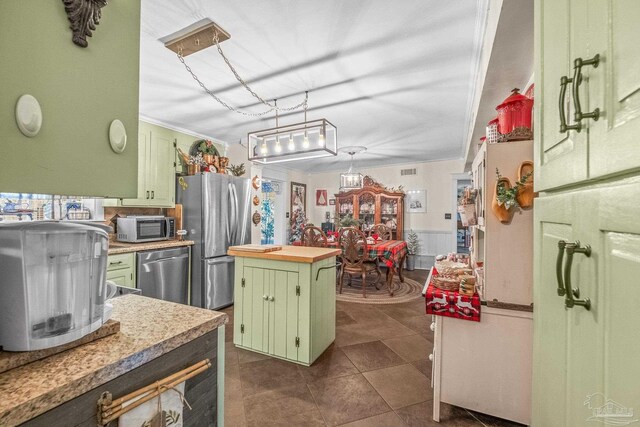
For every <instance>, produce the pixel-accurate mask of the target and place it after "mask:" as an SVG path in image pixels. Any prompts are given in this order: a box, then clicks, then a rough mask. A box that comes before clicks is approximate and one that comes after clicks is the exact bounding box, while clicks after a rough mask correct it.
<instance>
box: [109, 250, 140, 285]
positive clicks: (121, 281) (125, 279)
mask: <svg viewBox="0 0 640 427" xmlns="http://www.w3.org/2000/svg"><path fill="white" fill-rule="evenodd" d="M107 280H110V281H112V282H114V283H115V284H116V285H120V286H127V287H129V288H135V287H136V254H135V252H132V253H128V254H117V255H109V257H108V259H107Z"/></svg>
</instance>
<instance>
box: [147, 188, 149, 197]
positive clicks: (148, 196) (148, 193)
mask: <svg viewBox="0 0 640 427" xmlns="http://www.w3.org/2000/svg"><path fill="white" fill-rule="evenodd" d="M148 198H149V191H148V190H147V199H148Z"/></svg>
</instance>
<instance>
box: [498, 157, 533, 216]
mask: <svg viewBox="0 0 640 427" xmlns="http://www.w3.org/2000/svg"><path fill="white" fill-rule="evenodd" d="M530 176H531V172H529V173H527V174H524V175H522V176H521V177H520V179H518V181H516V184H515V185H514V186H512V185H511V181H510V180H509V178H506V177H504V176H502V175H500V171H499V170H498V168H496V185H495V187H494V189H493V200H492V201H491V209H492V210H493V213H494V214H495V215H496V217H497V218H498V219H499V220H500V222H501V223H503V224H508V223H509V222H510V221H511V215H512V211H511V208H513V207H515V206H520V204H519V203H518V192H519V191H520V190H521V189H522V188H523V187H524V185H525V183H526V182H527V180H528V179H529V177H530Z"/></svg>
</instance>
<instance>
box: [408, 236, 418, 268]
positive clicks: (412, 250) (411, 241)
mask: <svg viewBox="0 0 640 427" xmlns="http://www.w3.org/2000/svg"><path fill="white" fill-rule="evenodd" d="M418 252H420V240H419V239H418V235H417V234H416V232H415V231H413V230H410V231H409V234H408V235H407V270H409V271H413V270H415V268H416V255H417V254H418Z"/></svg>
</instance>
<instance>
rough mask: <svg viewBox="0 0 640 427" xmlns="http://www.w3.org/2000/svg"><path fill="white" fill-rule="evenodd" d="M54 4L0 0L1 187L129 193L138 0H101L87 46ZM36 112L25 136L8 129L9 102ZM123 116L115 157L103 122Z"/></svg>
mask: <svg viewBox="0 0 640 427" xmlns="http://www.w3.org/2000/svg"><path fill="white" fill-rule="evenodd" d="M69 26H70V23H69V20H68V19H67V14H66V12H65V8H64V4H63V3H62V2H61V1H51V0H30V1H3V2H0V52H2V64H3V65H2V67H0V81H2V84H0V134H1V135H2V141H1V144H0V153H1V156H2V168H0V190H2V191H6V192H24V193H49V194H72V195H79V196H80V195H86V196H112V197H135V196H136V185H137V180H136V177H137V158H138V149H137V147H138V140H137V135H138V86H139V58H140V43H139V40H140V0H129V1H117V2H109V3H108V4H107V5H106V6H105V7H104V8H102V18H101V20H100V24H99V25H98V26H97V27H96V29H95V31H93V37H90V38H88V42H89V45H88V47H86V48H81V47H79V46H76V45H75V44H73V42H72V41H71V37H72V32H71V30H70V29H69ZM23 94H30V95H33V96H34V97H35V98H36V99H37V100H38V101H39V103H40V106H41V108H42V113H43V124H42V129H41V131H40V133H39V134H38V135H36V136H35V137H33V138H29V137H26V136H24V135H23V134H22V133H21V132H20V131H19V130H18V127H17V126H16V119H15V108H16V102H17V100H18V98H19V97H20V96H22V95H23ZM114 119H119V120H121V121H122V122H123V124H124V126H125V129H126V132H127V137H128V138H127V146H126V149H125V151H124V152H123V153H122V154H116V153H115V152H114V151H113V150H112V149H111V147H110V144H109V126H110V124H111V122H112V121H113V120H114Z"/></svg>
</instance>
